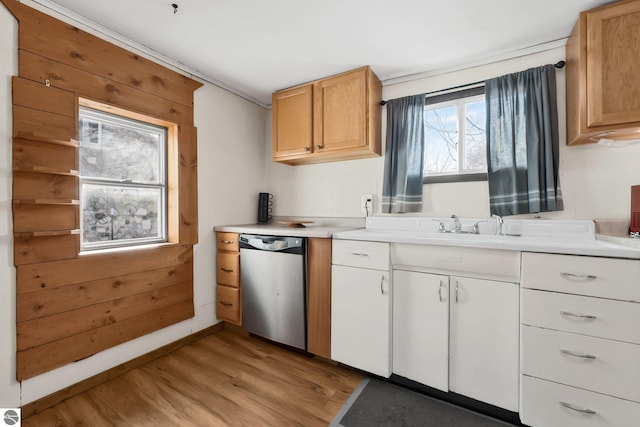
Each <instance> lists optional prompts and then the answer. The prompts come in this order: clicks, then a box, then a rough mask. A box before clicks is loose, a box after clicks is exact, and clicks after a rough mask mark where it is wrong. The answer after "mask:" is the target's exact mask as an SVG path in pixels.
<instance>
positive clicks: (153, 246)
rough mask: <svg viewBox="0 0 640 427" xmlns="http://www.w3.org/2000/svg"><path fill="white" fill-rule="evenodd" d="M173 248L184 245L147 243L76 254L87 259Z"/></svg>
mask: <svg viewBox="0 0 640 427" xmlns="http://www.w3.org/2000/svg"><path fill="white" fill-rule="evenodd" d="M174 246H184V245H182V244H180V243H177V242H164V243H149V244H146V245H135V246H126V247H118V248H105V249H94V250H88V251H80V253H78V256H79V257H88V256H92V255H105V254H115V253H122V252H136V251H144V250H151V249H158V248H167V247H174Z"/></svg>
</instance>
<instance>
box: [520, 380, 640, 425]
mask: <svg viewBox="0 0 640 427" xmlns="http://www.w3.org/2000/svg"><path fill="white" fill-rule="evenodd" d="M521 381H522V401H523V405H522V409H521V411H520V419H521V420H522V422H523V423H524V424H526V425H529V426H536V427H538V426H539V427H631V426H637V425H638V423H640V404H638V403H636V402H630V401H628V400H623V399H618V398H615V397H611V396H607V395H604V394H600V393H594V392H591V391H587V390H583V389H579V388H575V387H570V386H567V385H563V384H558V383H556V382H551V381H546V380H542V379H539V378H534V377H530V376H528V375H523V376H522V380H521Z"/></svg>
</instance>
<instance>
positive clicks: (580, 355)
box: [560, 350, 596, 360]
mask: <svg viewBox="0 0 640 427" xmlns="http://www.w3.org/2000/svg"><path fill="white" fill-rule="evenodd" d="M560 353H562V354H566V355H568V356H573V357H580V358H582V359H589V360H595V359H596V357H595V356H594V355H592V354H586V353H576V352H573V351H571V350H560Z"/></svg>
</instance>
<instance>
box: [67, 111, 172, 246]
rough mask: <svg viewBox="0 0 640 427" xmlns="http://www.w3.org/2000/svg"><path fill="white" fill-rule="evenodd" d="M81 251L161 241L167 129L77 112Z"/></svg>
mask: <svg viewBox="0 0 640 427" xmlns="http://www.w3.org/2000/svg"><path fill="white" fill-rule="evenodd" d="M79 117H80V119H79V135H80V141H79V142H80V209H81V212H82V218H81V229H82V242H81V246H82V250H91V249H103V248H110V247H118V246H131V245H138V244H145V243H157V242H166V241H167V166H166V164H167V162H166V157H167V128H165V127H162V126H157V125H154V124H151V123H146V122H142V121H138V120H134V119H131V118H128V117H124V116H120V115H115V114H110V113H106V112H103V111H99V110H95V109H91V108H87V107H84V106H81V107H80V113H79Z"/></svg>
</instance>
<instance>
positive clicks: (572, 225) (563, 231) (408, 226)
mask: <svg viewBox="0 0 640 427" xmlns="http://www.w3.org/2000/svg"><path fill="white" fill-rule="evenodd" d="M440 221H442V222H443V223H445V224H446V225H447V229H450V228H451V226H452V225H453V223H452V220H451V219H450V218H442V219H441V218H436V219H434V218H426V217H425V218H422V217H369V218H367V222H366V228H364V229H358V230H351V231H345V232H339V233H336V234H334V236H333V237H334V238H337V239H352V240H365V241H379V242H390V243H411V244H425V245H442V246H459V247H469V248H486V249H501V250H513V251H529V252H545V253H564V254H576V255H592V256H614V257H624V258H635V259H640V248H632V247H629V246H624V245H620V244H616V243H611V242H605V241H602V240H597V239H596V235H595V224H594V223H593V221H586V220H543V219H534V220H525V219H507V220H504V224H503V232H504V234H503V235H496V234H495V231H496V224H495V222H494V221H486V222H484V223H480V224H479V227H478V228H479V231H480V233H479V234H472V233H451V232H448V233H442V232H438V227H439V222H440ZM460 221H461V223H462V226H463V230H465V229H468V230H470V229H472V227H473V224H475V223H476V222H477V221H482V219H476V218H471V219H463V218H461V219H460ZM465 227H466V228H465Z"/></svg>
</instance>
